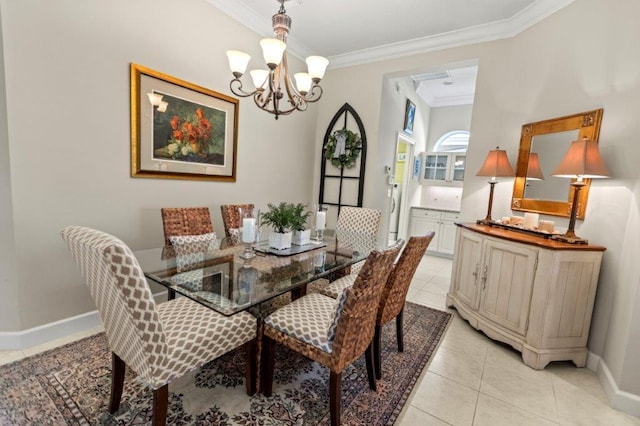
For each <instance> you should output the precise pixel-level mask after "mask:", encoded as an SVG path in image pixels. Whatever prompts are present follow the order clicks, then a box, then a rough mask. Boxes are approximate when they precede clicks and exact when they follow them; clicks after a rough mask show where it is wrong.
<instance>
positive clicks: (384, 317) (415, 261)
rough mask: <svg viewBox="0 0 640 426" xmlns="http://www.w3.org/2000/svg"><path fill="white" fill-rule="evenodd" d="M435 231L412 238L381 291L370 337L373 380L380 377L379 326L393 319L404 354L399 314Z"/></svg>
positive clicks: (401, 324) (380, 335) (397, 338)
mask: <svg viewBox="0 0 640 426" xmlns="http://www.w3.org/2000/svg"><path fill="white" fill-rule="evenodd" d="M434 235H435V232H433V231H431V232H428V233H426V234H425V235H424V236H419V237H411V238H409V241H408V242H407V244H406V246H405V247H404V250H403V251H402V254H401V255H400V258H399V259H398V262H396V264H395V266H394V268H393V270H392V271H391V273H390V274H389V278H387V283H386V285H385V287H384V289H383V290H382V296H381V297H380V306H379V307H378V316H377V318H376V330H375V336H374V338H373V353H374V360H375V367H376V378H378V379H381V378H382V361H381V358H382V356H381V344H382V342H381V340H382V326H383V325H385V324H386V323H388V322H389V321H391V320H392V319H394V318H395V319H396V340H397V343H398V352H403V351H404V341H403V335H404V334H403V323H402V318H403V316H402V313H403V311H404V302H405V300H406V299H407V291H409V285H410V284H411V280H412V279H413V275H414V274H415V273H416V269H417V268H418V265H419V264H420V261H421V260H422V256H424V253H425V251H427V247H429V244H430V243H431V240H432V239H433V236H434Z"/></svg>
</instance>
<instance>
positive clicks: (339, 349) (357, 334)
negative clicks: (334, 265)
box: [332, 240, 404, 371]
mask: <svg viewBox="0 0 640 426" xmlns="http://www.w3.org/2000/svg"><path fill="white" fill-rule="evenodd" d="M403 244H404V241H403V240H399V241H397V242H396V243H395V244H394V245H392V246H391V247H389V248H387V249H385V250H383V251H378V250H374V251H372V252H371V253H370V254H369V256H368V257H367V260H366V262H365V264H364V266H363V267H362V269H361V270H360V272H359V273H358V276H357V277H356V279H355V281H354V283H353V285H352V286H351V287H349V288H347V289H346V290H345V291H344V293H343V294H342V295H341V296H340V297H338V299H337V300H336V305H337V310H336V311H337V312H336V317H337V327H336V330H335V336H334V338H333V350H332V353H333V357H332V358H333V359H332V363H333V364H334V365H333V366H332V367H333V368H335V369H334V370H333V371H342V369H343V368H344V367H345V366H347V365H349V364H351V363H352V362H353V361H354V360H355V359H356V358H358V357H359V356H360V355H362V354H363V353H364V351H365V350H366V349H367V347H368V346H369V344H370V343H371V341H372V339H373V334H374V331H375V321H376V314H377V312H378V305H379V303H380V295H381V294H382V289H383V287H384V285H385V283H386V281H387V277H388V276H389V273H390V272H391V269H392V268H393V262H394V260H395V259H396V257H397V256H398V253H399V252H400V249H401V248H402V245H403Z"/></svg>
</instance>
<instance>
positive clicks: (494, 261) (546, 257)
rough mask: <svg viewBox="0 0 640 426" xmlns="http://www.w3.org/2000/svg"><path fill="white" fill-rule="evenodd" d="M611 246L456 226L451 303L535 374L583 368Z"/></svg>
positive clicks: (502, 230)
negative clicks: (554, 364)
mask: <svg viewBox="0 0 640 426" xmlns="http://www.w3.org/2000/svg"><path fill="white" fill-rule="evenodd" d="M604 251H605V248H604V247H600V246H592V245H573V244H568V243H563V242H559V241H555V240H551V239H545V238H543V237H539V236H535V235H528V234H523V233H519V232H517V231H512V230H507V229H499V228H494V227H491V226H485V225H477V224H457V240H456V248H455V254H454V260H453V271H452V277H451V287H450V289H449V293H448V294H447V305H448V306H449V307H455V308H456V309H457V310H458V312H459V313H460V316H461V317H462V318H464V319H466V320H467V321H468V322H469V324H470V325H471V326H472V327H474V328H476V329H478V330H481V331H483V332H484V333H485V334H486V335H487V336H489V337H490V338H492V339H494V340H498V341H501V342H504V343H507V344H509V345H511V346H512V347H513V348H515V349H516V350H518V351H520V352H521V353H522V359H523V362H524V363H525V364H526V365H528V366H530V367H532V368H535V369H542V368H544V367H545V366H546V365H547V364H548V363H549V362H551V361H559V360H571V361H573V362H574V364H576V365H577V366H578V367H584V366H585V364H586V359H587V338H588V337H589V328H590V324H591V314H592V311H593V303H594V300H595V294H596V287H597V284H598V275H599V272H600V263H601V260H602V255H603V252H604Z"/></svg>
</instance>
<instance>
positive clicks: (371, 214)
mask: <svg viewBox="0 0 640 426" xmlns="http://www.w3.org/2000/svg"><path fill="white" fill-rule="evenodd" d="M381 219H382V212H381V211H380V210H375V209H368V208H366V207H342V208H341V209H340V215H338V223H336V231H343V230H344V231H354V232H360V233H363V234H373V235H378V230H379V229H380V220H381Z"/></svg>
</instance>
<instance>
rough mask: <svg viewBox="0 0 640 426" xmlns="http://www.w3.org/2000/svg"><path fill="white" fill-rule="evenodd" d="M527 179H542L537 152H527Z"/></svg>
mask: <svg viewBox="0 0 640 426" xmlns="http://www.w3.org/2000/svg"><path fill="white" fill-rule="evenodd" d="M527 179H529V180H544V174H542V169H541V168H540V160H539V159H538V154H537V153H535V152H532V153H531V154H529V164H528V165H527Z"/></svg>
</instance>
